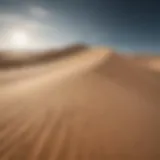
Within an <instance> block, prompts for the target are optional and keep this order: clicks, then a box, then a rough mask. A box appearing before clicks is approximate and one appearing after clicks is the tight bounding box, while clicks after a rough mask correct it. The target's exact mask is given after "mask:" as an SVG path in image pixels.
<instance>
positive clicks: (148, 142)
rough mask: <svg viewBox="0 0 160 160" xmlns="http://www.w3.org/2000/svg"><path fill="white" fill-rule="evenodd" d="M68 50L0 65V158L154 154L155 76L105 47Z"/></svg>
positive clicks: (118, 158)
mask: <svg viewBox="0 0 160 160" xmlns="http://www.w3.org/2000/svg"><path fill="white" fill-rule="evenodd" d="M82 48H83V47H82ZM70 52H71V51H70V50H69V51H67V52H64V50H63V52H61V54H62V55H65V56H57V57H59V58H56V59H55V58H52V59H51V60H49V59H48V60H45V61H43V58H42V59H41V58H40V59H41V60H40V61H38V60H37V61H36V65H34V63H32V64H31V63H28V62H29V61H28V60H27V63H26V62H25V64H24V65H23V67H21V68H19V65H15V64H14V65H9V67H4V62H3V65H0V67H1V69H0V87H1V89H0V142H1V143H0V160H22V159H23V160H108V159H109V160H159V159H160V81H159V78H158V76H157V75H155V74H153V70H150V69H144V68H146V67H141V65H139V64H140V63H139V62H138V63H137V61H135V60H133V59H128V58H126V57H125V56H123V55H118V54H116V53H114V52H113V51H111V50H108V49H106V48H98V47H92V48H88V47H87V48H83V49H80V50H79V49H78V50H76V49H75V50H74V51H73V52H72V54H68V53H70ZM63 53H64V54H63ZM36 59H37V58H36ZM25 60H26V59H25ZM6 62H7V61H5V63H6ZM23 62H24V59H23ZM39 62H41V63H39ZM6 64H7V63H6ZM7 65H8V64H7ZM7 65H5V66H7ZM15 66H16V67H15ZM17 66H18V67H17ZM21 66H22V65H21Z"/></svg>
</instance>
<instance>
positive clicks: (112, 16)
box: [0, 0, 160, 52]
mask: <svg viewBox="0 0 160 160" xmlns="http://www.w3.org/2000/svg"><path fill="white" fill-rule="evenodd" d="M18 30H23V31H25V32H26V33H27V34H28V36H30V37H31V38H30V44H29V46H28V47H30V48H40V47H42V48H43V47H50V46H53V47H54V46H61V45H62V46H63V45H67V44H70V43H77V42H85V43H89V44H101V45H108V46H113V47H115V48H118V49H121V50H128V51H130V50H131V51H132V50H133V51H158V52H160V1H159V0H28V1H27V0H25V1H23V0H0V46H1V47H2V48H5V47H8V46H9V44H8V42H9V40H10V38H11V36H12V34H13V33H14V32H15V31H18Z"/></svg>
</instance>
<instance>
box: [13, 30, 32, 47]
mask: <svg viewBox="0 0 160 160" xmlns="http://www.w3.org/2000/svg"><path fill="white" fill-rule="evenodd" d="M29 41H30V37H29V34H28V33H27V32H25V31H23V30H15V31H12V33H11V34H10V46H11V47H12V48H14V49H26V48H27V47H28V45H29Z"/></svg>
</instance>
